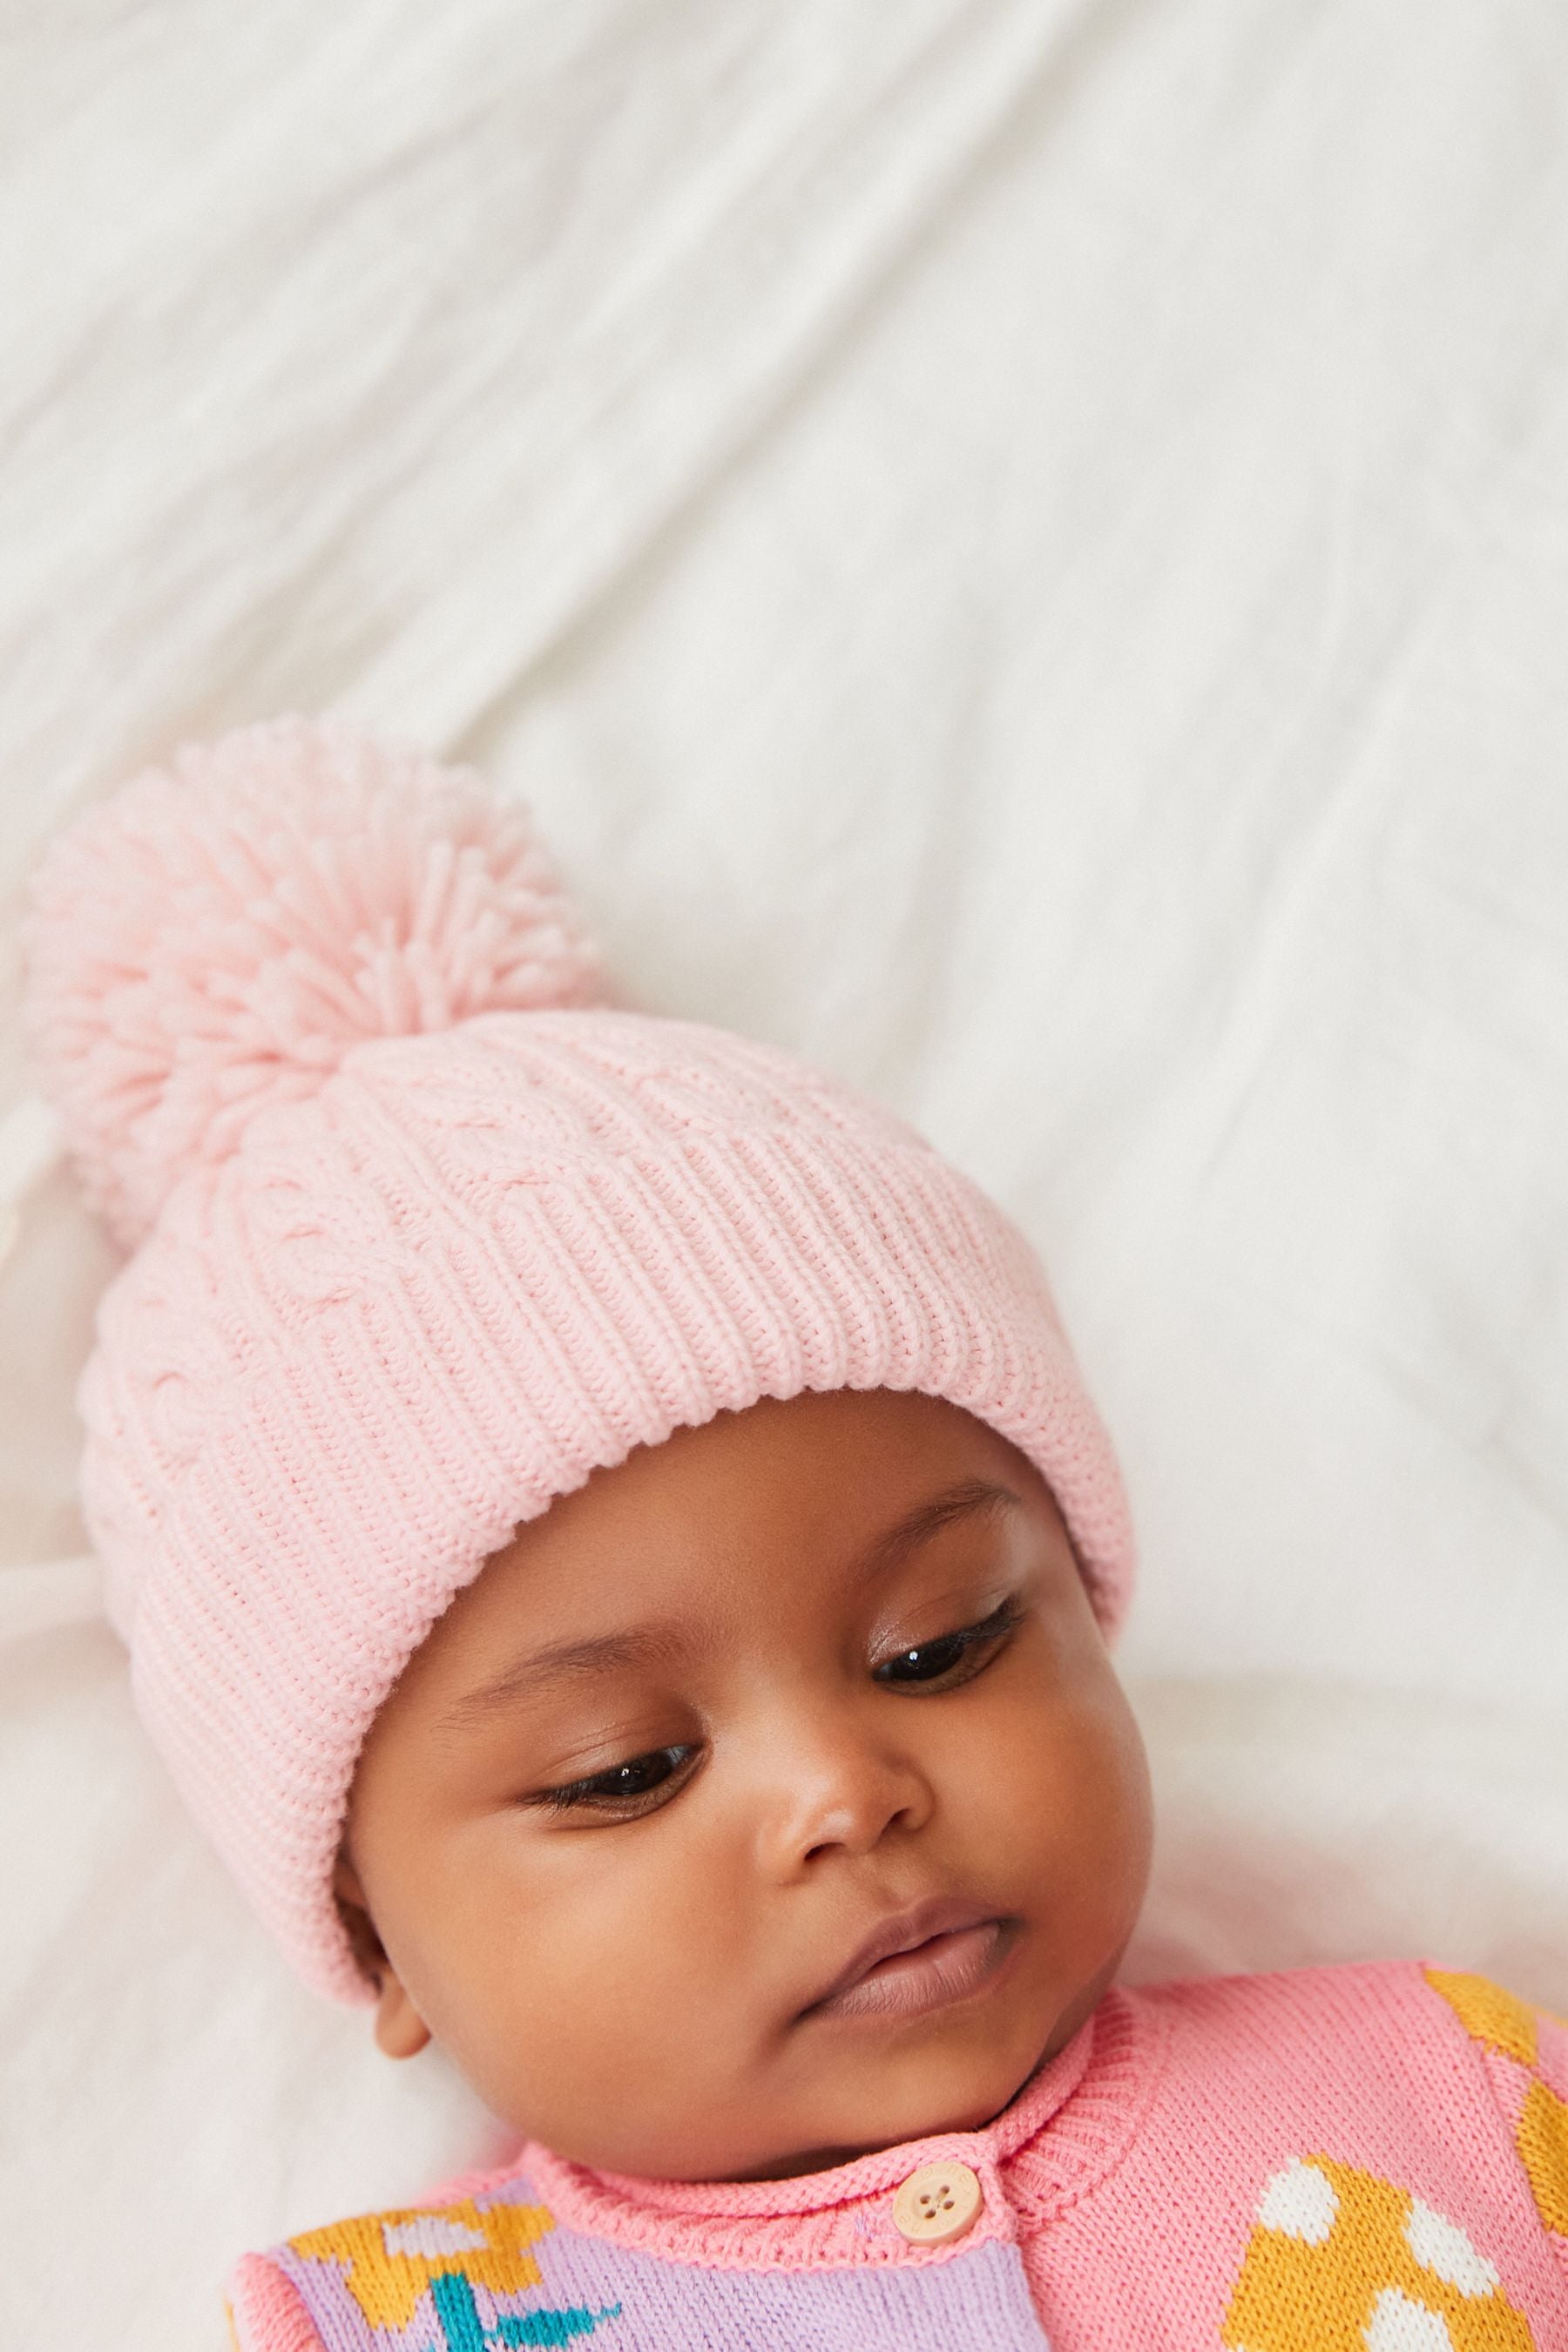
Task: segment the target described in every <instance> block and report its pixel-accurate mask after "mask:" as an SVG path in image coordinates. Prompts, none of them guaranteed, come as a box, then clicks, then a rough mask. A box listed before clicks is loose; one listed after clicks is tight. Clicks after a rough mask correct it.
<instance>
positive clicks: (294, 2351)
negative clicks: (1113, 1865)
mask: <svg viewBox="0 0 1568 2352" xmlns="http://www.w3.org/2000/svg"><path fill="white" fill-rule="evenodd" d="M932 2167H935V2168H939V2169H937V2170H935V2171H931V2172H929V2173H925V2178H924V2180H923V2182H922V2181H914V2182H913V2183H912V2187H911V2188H910V2189H909V2190H907V2191H906V2193H905V2196H904V2197H903V2198H902V2199H901V2200H900V2197H899V2194H898V2192H899V2191H900V2189H901V2188H903V2186H904V2184H905V2183H906V2182H910V2180H911V2176H913V2175H916V2174H921V2173H922V2172H924V2171H925V2168H932ZM911 2200H912V2202H911ZM911 2213H912V2214H913V2215H914V2216H915V2218H914V2219H913V2221H911V2219H910V2216H911ZM922 2215H923V2218H921V2217H922ZM932 2215H934V2216H935V2219H934V2220H933V2219H932V2218H931V2217H932ZM911 2231H912V2232H913V2234H912V2235H911V2234H910V2232H911ZM942 2231H951V2232H953V2234H950V2235H947V2236H945V2237H943V2236H941V2235H940V2233H941V2232H942ZM231 2312H232V2316H233V2321H234V2328H235V2336H236V2341H237V2345H238V2347H240V2352H497V2347H507V2346H527V2345H563V2346H565V2345H573V2344H576V2343H578V2342H580V2341H584V2342H585V2341H586V2339H588V2338H590V2337H592V2338H593V2339H595V2340H594V2343H593V2347H592V2352H656V2347H657V2352H685V2347H691V2352H699V2347H720V2346H722V2347H731V2346H748V2345H757V2346H767V2347H787V2346H796V2347H803V2352H804V2347H813V2348H814V2352H884V2347H885V2352H894V2347H897V2352H958V2347H976V2352H982V2347H984V2352H1010V2347H1024V2346H1029V2347H1036V2352H1038V2347H1041V2346H1049V2347H1054V2352H1199V2347H1202V2352H1216V2347H1230V2352H1531V2347H1535V2352H1568V2028H1565V2027H1564V2026H1563V2024H1561V2023H1559V2022H1558V2021H1555V2020H1552V2019H1550V2018H1548V2017H1546V2016H1544V2015H1542V2013H1540V2012H1538V2011H1533V2010H1531V2009H1529V2008H1527V2007H1526V2006H1525V2005H1524V2003H1522V2002H1521V2001H1518V2000H1514V1999H1513V1997H1512V1996H1511V1995H1510V1994H1508V1993H1506V1992H1503V1991H1501V1990H1500V1989H1499V1988H1498V1987H1496V1986H1494V1985H1491V1984H1489V1983H1488V1982H1487V1980H1486V1979H1483V1978H1480V1977H1473V1976H1459V1975H1451V1974H1447V1973H1445V1972H1444V1971H1442V1970H1439V1969H1432V1968H1426V1969H1423V1968H1419V1967H1416V1966H1415V1965H1414V1964H1411V1963H1404V1962H1399V1963H1394V1964H1390V1965H1387V1966H1380V1967H1375V1968H1354V1969H1312V1970H1302V1971H1300V1972H1297V1973H1293V1974H1289V1975H1280V1976H1264V1977H1231V1978H1219V1979H1211V1980H1206V1981H1201V1982H1196V1983H1191V1984H1178V1985H1168V1986H1164V1987H1161V1988H1159V1989H1157V1990H1149V1991H1143V1992H1113V1993H1110V1995H1108V1996H1107V1998H1106V2000H1104V2001H1103V2002H1102V2003H1101V2005H1100V2009H1099V2010H1098V2011H1097V2012H1096V2014H1095V2016H1094V2018H1093V2020H1092V2021H1091V2022H1090V2023H1089V2025H1088V2026H1086V2027H1085V2028H1084V2030H1083V2032H1081V2033H1080V2034H1079V2035H1078V2037H1077V2038H1076V2040H1075V2041H1074V2042H1071V2043H1070V2044H1069V2045H1068V2048H1067V2049H1066V2050H1064V2051H1063V2052H1062V2053H1061V2054H1060V2055H1059V2056H1058V2058H1056V2059H1055V2060H1053V2061H1052V2063H1050V2064H1049V2065H1048V2066H1047V2067H1046V2068H1044V2069H1043V2070H1042V2072H1041V2073H1040V2074H1038V2075H1037V2076H1036V2077H1035V2079H1034V2081H1033V2082H1032V2083H1030V2084H1028V2085H1027V2087H1026V2089H1025V2090H1024V2091H1023V2092H1022V2093H1021V2094H1020V2095H1019V2097H1018V2098H1017V2099H1016V2100H1015V2101H1014V2103H1013V2105H1011V2106H1010V2107H1009V2108H1007V2110H1006V2111H1005V2114H1003V2115H1002V2116H998V2117H997V2119H996V2120H995V2122H994V2123H993V2124H992V2125H990V2126H988V2127H987V2128H986V2129H985V2130H984V2131H979V2132H971V2133H951V2134H946V2135H943V2136H942V2137H939V2138H934V2139H930V2140H923V2141H920V2142H918V2143H914V2144H912V2145H910V2146H908V2147H896V2148H889V2149H884V2150H883V2151H882V2152H881V2153H879V2155H876V2156H869V2157H863V2158H860V2159H858V2161H857V2162H856V2163H853V2164H848V2165H844V2166H842V2167H840V2168H837V2170H835V2171H832V2172H826V2173H820V2174H816V2175H814V2176H810V2177H808V2178H805V2179H795V2180H784V2181H767V2182H755V2183H717V2184H716V2183H690V2182H659V2181H646V2180H629V2179H619V2178H616V2177H612V2176H607V2175H604V2174H596V2173H593V2172H590V2171H587V2170H585V2169H584V2168H582V2167H580V2166H576V2165H572V2164H567V2163H564V2162H563V2161H562V2160H561V2159H560V2158H556V2157H553V2156H552V2155H550V2154H549V2153H548V2152H547V2151H546V2150H543V2149H542V2148H538V2147H529V2148H526V2149H525V2150H524V2151H523V2152H522V2155H521V2158H519V2160H518V2161H517V2162H516V2163H515V2164H514V2165H511V2166H510V2167H508V2168H506V2169H505V2170H504V2171H502V2172H500V2173H492V2174H489V2175H488V2176H484V2177H481V2178H477V2179H469V2180H467V2181H461V2182H458V2183H456V2184H454V2185H453V2187H452V2188H450V2189H447V2190H446V2191H444V2192H443V2193H442V2194H441V2195H439V2196H437V2197H435V2198H432V2199H431V2200H428V2201H427V2203H426V2204H425V2205H422V2206H419V2207H416V2208H409V2209H407V2210H402V2211H398V2212H395V2213H384V2214H373V2215H367V2216H364V2217H362V2218H361V2219H360V2220H357V2221H349V2222H342V2223H339V2224H337V2225H335V2226H334V2227H332V2228H330V2229H326V2230H318V2231H310V2232H309V2233H307V2234H306V2235H304V2236H302V2237H299V2238H294V2239H291V2240H290V2241H289V2242H288V2244H286V2245H284V2246H281V2247H279V2248H277V2249H276V2250H275V2251H274V2252H272V2253H270V2254H268V2255H265V2256H258V2255H252V2256H247V2258H246V2260H245V2261H244V2262H242V2263H240V2265H239V2267H238V2270H237V2273H236V2274H235V2278H234V2281H233V2284H232V2288H231Z"/></svg>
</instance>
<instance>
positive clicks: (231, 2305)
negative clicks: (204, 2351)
mask: <svg viewBox="0 0 1568 2352" xmlns="http://www.w3.org/2000/svg"><path fill="white" fill-rule="evenodd" d="M227 2311H228V2332H229V2335H230V2336H231V2338H232V2339H233V2343H234V2347H235V2352H322V2345H321V2337H320V2336H319V2335H318V2334H317V2332H316V2326H315V2323H314V2321H313V2320H312V2319H311V2317H310V2313H309V2312H308V2311H307V2310H306V2308H305V2306H304V2305H303V2304H302V2303H301V2302H300V2297H299V2295H298V2294H296V2292H295V2290H294V2288H293V2286H292V2285H291V2284H290V2283H289V2280H288V2279H286V2278H285V2277H284V2275H283V2273H282V2272H281V2271H280V2270H279V2269H278V2268H277V2266H276V2264H275V2263H269V2262H268V2260H267V2259H266V2257H265V2255H262V2254H246V2255H244V2256H243V2257H242V2258H241V2260H240V2261H239V2262H238V2263H237V2264H236V2266H235V2270H234V2273H233V2276H232V2277H231V2278H230V2280H229V2283H228V2304H227Z"/></svg>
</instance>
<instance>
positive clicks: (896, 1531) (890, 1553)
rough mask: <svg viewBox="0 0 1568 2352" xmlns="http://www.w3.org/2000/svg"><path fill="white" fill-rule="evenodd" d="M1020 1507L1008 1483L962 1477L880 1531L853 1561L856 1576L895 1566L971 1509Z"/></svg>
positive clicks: (990, 1510)
mask: <svg viewBox="0 0 1568 2352" xmlns="http://www.w3.org/2000/svg"><path fill="white" fill-rule="evenodd" d="M1021 1507H1022V1505H1021V1500H1020V1497H1019V1496H1016V1495H1015V1493H1014V1492H1013V1489H1012V1488H1011V1486H997V1485H995V1483H994V1481H993V1480H991V1479H989V1478H963V1479H961V1480H960V1481H959V1483H958V1485H957V1486H946V1487H944V1488H943V1489H942V1493H941V1494H940V1495H932V1496H931V1497H930V1498H929V1500H927V1501H926V1502H923V1503H921V1504H919V1505H918V1506H917V1507H916V1508H915V1509H914V1510H912V1511H910V1512H909V1513H907V1514H906V1516H905V1517H903V1518H901V1519H900V1520H899V1522H898V1524H897V1526H895V1527H891V1528H888V1530H887V1532H886V1533H885V1534H883V1535H879V1537H878V1538H877V1540H876V1542H875V1543H873V1544H871V1545H869V1546H868V1548H867V1549H866V1550H865V1551H863V1552H862V1553H861V1555H860V1557H859V1559H858V1560H857V1562H856V1563H855V1573H856V1575H857V1576H859V1577H863V1578H869V1577H872V1576H877V1575H880V1574H882V1573H883V1572H884V1571H885V1570H888V1569H889V1568H896V1567H897V1566H898V1564H899V1562H900V1560H902V1559H908V1558H909V1556H910V1552H912V1551H916V1550H918V1549H919V1548H920V1546H921V1544H923V1543H929V1542H930V1540H931V1537H932V1536H934V1535H938V1534H940V1533H941V1531H942V1528H945V1527H950V1526H951V1525H952V1522H953V1520H954V1519H962V1518H966V1517H969V1515H970V1514H971V1513H972V1512H976V1511H981V1512H985V1513H988V1514H989V1513H994V1512H999V1511H1005V1510H1016V1509H1019V1508H1021Z"/></svg>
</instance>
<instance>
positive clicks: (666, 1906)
mask: <svg viewBox="0 0 1568 2352" xmlns="http://www.w3.org/2000/svg"><path fill="white" fill-rule="evenodd" d="M591 1858H592V1859H593V1860H594V1867H592V1868H586V1867H585V1868H584V1872H583V1874H582V1877H581V1880H580V1881H579V1882H578V1883H575V1884H574V1883H571V1882H570V1881H569V1880H567V1883H563V1880H566V1877H567V1874H563V1873H560V1872H556V1873H552V1874H549V1876H550V1879H551V1880H552V1882H553V1883H536V1884H532V1885H529V1884H527V1883H526V1880H525V1879H523V1878H521V1876H520V1879H519V1880H518V1881H517V1882H516V1883H514V1885H513V1887H512V1891H511V1894H510V1899H509V1900H507V1901H505V1902H504V1903H502V1904H500V1905H498V1906H495V1907H494V1909H493V1910H492V1912H491V1914H490V1916H489V1923H488V1926H486V1927H484V1928H483V1929H482V1930H481V1931H480V1932H481V1933H482V1935H483V1943H482V1946H481V1947H480V1948H479V1958H478V1960H477V1964H475V1965H473V1966H472V1967H467V1968H464V1969H461V1970H460V1971H458V1973H457V1975H456V1976H455V1977H454V1978H453V1979H451V1980H449V1994H450V2010H449V2014H450V2031H449V2032H448V2033H447V2034H443V2033H442V2032H440V2031H439V2029H437V2039H438V2040H444V2041H446V2042H447V2047H448V2049H449V2052H450V2054H451V2055H452V2057H453V2058H454V2060H455V2061H456V2063H458V2066H459V2067H460V2068H461V2070H462V2072H463V2073H464V2074H466V2075H467V2076H468V2080H469V2081H470V2082H471V2083H473V2084H474V2085H475V2087H476V2088H477V2089H478V2090H479V2092H480V2095H482V2096H483V2097H484V2098H485V2099H486V2100H487V2102H488V2104H489V2105H491V2106H492V2107H493V2108H494V2109H495V2110H496V2111H497V2112H498V2113H500V2115H501V2116H502V2117H503V2119H504V2120H506V2121H507V2122H509V2123H511V2124H514V2125H515V2126H517V2128H518V2129H520V2130H522V2131H526V2132H528V2133H530V2134H531V2136H533V2137H539V2138H542V2139H545V2140H546V2141H548V2142H550V2143H551V2144H552V2145H554V2146H558V2147H563V2149H564V2151H565V2152H567V2153H570V2152H571V2144H572V2142H573V2141H574V2140H579V2139H580V2140H581V2141H582V2142H583V2144H584V2145H586V2144H588V2142H589V2140H590V2139H591V2138H592V2139H598V2138H600V2137H603V2135H604V2133H605V2131H609V2132H611V2133H613V2134H614V2135H616V2136H619V2135H621V2134H623V2133H625V2134H626V2135H628V2136H630V2135H632V2134H635V2133H636V2131H637V2109H638V2108H639V2107H642V2106H646V2107H647V2110H648V2114H649V2117H650V2119H657V2118H658V2116H659V2115H660V2113H661V2112H663V2113H664V2114H665V2116H667V2117H668V2108H669V2105H670V2103H671V2101H672V2100H683V2099H697V2100H700V2099H701V2098H702V2097H704V2096H705V2095H710V2094H711V2090H712V2088H714V2087H716V2086H717V2085H718V2084H721V2082H723V2081H724V2080H725V2079H726V2068H727V2067H729V2068H732V2067H733V2065H734V2063H735V2059H736V2050H737V2045H739V2044H740V2043H741V2042H742V2041H743V2039H744V2037H743V2035H742V2033H741V2032H739V2031H738V2025H737V2011H738V2010H739V2009H740V2007H741V2006H742V2004H741V2002H740V2000H739V1992H740V1989H741V1987H742V1985H743V1984H744V1982H745V1981H746V1974H745V1971H744V1969H742V1967H741V1966H740V1965H739V1963H738V1960H736V1959H735V1958H734V1957H733V1956H732V1955H731V1954H730V1953H729V1946H730V1944H731V1940H732V1939H731V1937H729V1936H727V1935H726V1934H725V1932H724V1923H725V1920H726V1918H727V1916H728V1909H729V1906H726V1905H725V1903H724V1902H723V1900H722V1898H721V1890H720V1889H718V1888H717V1887H710V1888H709V1889H708V1890H707V1892H706V1894H705V1895H700V1894H699V1893H698V1892H695V1891H693V1890H692V1889H691V1888H690V1886H689V1884H688V1883H687V1880H686V1876H685V1874H683V1873H681V1872H680V1871H679V1870H678V1869H676V1868H674V1867H673V1866H672V1867H671V1869H670V1870H669V1871H668V1872H666V1873H662V1874H661V1873H654V1872H647V1871H645V1870H642V1869H640V1868H638V1866H637V1855H636V1852H635V1850H634V1851H633V1853H629V1854H622V1855H614V1854H611V1853H608V1852H605V1853H603V1854H602V1855H600V1856H598V1857H596V1858H593V1857H590V1856H589V1855H588V1854H585V1855H584V1862H585V1863H587V1862H588V1861H589V1860H590V1859H591ZM468 1941H469V1946H470V1949H472V1948H473V1946H474V1930H473V1928H472V1927H470V1932H469V1937H468ZM727 1961H728V1964H727Z"/></svg>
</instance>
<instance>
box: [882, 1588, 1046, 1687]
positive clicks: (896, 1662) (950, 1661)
mask: <svg viewBox="0 0 1568 2352" xmlns="http://www.w3.org/2000/svg"><path fill="white" fill-rule="evenodd" d="M1023 1622H1024V1610H1023V1607H1022V1604H1021V1603H1020V1602H1019V1601H1018V1600H1017V1599H1016V1597H1010V1598H1009V1599H1007V1600H1005V1601H1003V1603H1002V1605H1001V1607H1000V1608H999V1609H994V1610H993V1611H992V1612H991V1614H990V1616H989V1617H983V1618H982V1619H981V1620H980V1622H979V1623H978V1624H976V1625H962V1626H960V1627H959V1629H958V1631H957V1632H956V1633H942V1634H939V1635H938V1636H937V1638H936V1640H935V1641H933V1642H918V1643H915V1644H914V1645H913V1647H912V1648H910V1649H908V1650H900V1651H899V1652H898V1654H896V1655H895V1656H893V1657H891V1658H884V1659H883V1661H882V1663H881V1664H880V1665H879V1666H878V1667H877V1668H876V1669H875V1671H874V1673H873V1675H872V1680H873V1681H874V1682H878V1683H880V1684H881V1685H882V1687H883V1689H884V1690H907V1691H909V1690H919V1691H928V1690H957V1689H959V1688H961V1687H962V1685H963V1684H964V1683H968V1682H973V1680H974V1677H975V1675H979V1674H983V1673H984V1670H985V1668H986V1667H987V1666H988V1665H989V1664H991V1661H992V1659H993V1658H994V1657H997V1656H998V1655H999V1654H1000V1653H1001V1651H1002V1649H1003V1647H1004V1646H1005V1643H1006V1642H1007V1640H1008V1638H1009V1637H1010V1636H1011V1635H1012V1634H1013V1633H1016V1631H1017V1629H1018V1627H1019V1626H1020V1625H1021V1624H1022V1623H1023ZM939 1660H940V1661H941V1662H940V1663H936V1664H935V1667H934V1671H933V1672H931V1673H923V1672H921V1667H922V1666H924V1665H925V1664H928V1663H929V1662H932V1661H939ZM898 1666H904V1667H907V1668H910V1669H911V1670H912V1671H910V1672H909V1673H907V1674H904V1675H897V1674H895V1673H894V1672H893V1669H894V1668H895V1667H898Z"/></svg>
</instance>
